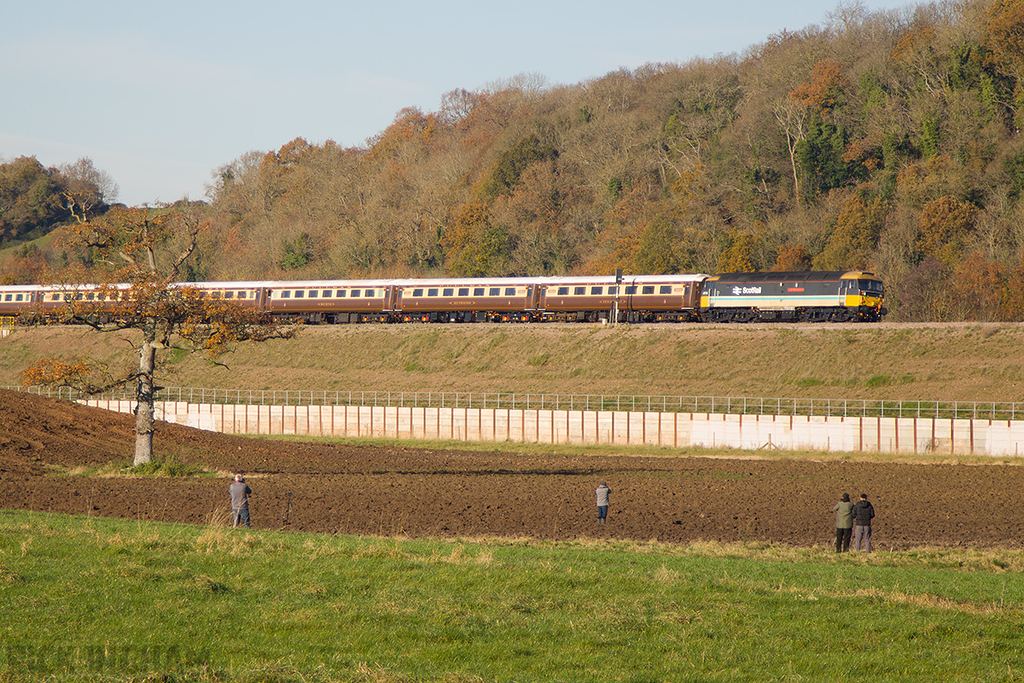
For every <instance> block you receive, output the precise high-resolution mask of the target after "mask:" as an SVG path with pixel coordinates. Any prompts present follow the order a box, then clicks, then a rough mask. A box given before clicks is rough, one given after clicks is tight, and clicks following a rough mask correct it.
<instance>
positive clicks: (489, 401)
mask: <svg viewBox="0 0 1024 683" xmlns="http://www.w3.org/2000/svg"><path fill="white" fill-rule="evenodd" d="M4 388H5V389H8V390H14V391H28V392H30V393H33V394H39V395H42V396H48V397H52V398H61V399H66V400H80V399H85V398H92V399H104V400H111V401H118V400H120V401H134V400H135V393H134V391H133V390H132V389H129V388H127V387H126V388H124V389H123V390H121V391H114V392H107V393H104V394H98V395H84V394H82V392H80V391H77V390H75V389H72V388H68V387H59V388H48V387H28V388H24V387H4ZM156 400H157V401H176V402H182V403H202V404H227V405H232V404H234V405H275V406H276V405H289V406H290V405H337V406H342V405H347V406H374V407H381V406H384V407H399V408H456V409H461V408H466V409H477V408H480V409H488V410H489V409H495V410H570V411H572V410H584V411H609V410H614V411H620V412H659V413H711V414H725V415H776V416H785V415H808V416H819V417H890V418H891V417H896V418H936V419H956V420H970V419H975V420H977V419H991V420H1017V419H1024V403H1011V402H1002V403H999V402H982V401H919V400H881V401H879V400H867V399H834V398H751V397H742V396H741V397H736V396H625V395H606V394H521V393H479V392H437V391H309V390H297V389H202V388H192V387H160V388H159V389H158V390H157V392H156Z"/></svg>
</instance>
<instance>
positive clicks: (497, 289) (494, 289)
mask: <svg viewBox="0 0 1024 683" xmlns="http://www.w3.org/2000/svg"><path fill="white" fill-rule="evenodd" d="M488 296H501V287H491V291H490V293H489V294H488Z"/></svg>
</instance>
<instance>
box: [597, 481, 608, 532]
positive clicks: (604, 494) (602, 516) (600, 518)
mask: <svg viewBox="0 0 1024 683" xmlns="http://www.w3.org/2000/svg"><path fill="white" fill-rule="evenodd" d="M611 492H612V490H611V489H610V488H608V484H606V483H604V482H603V481H602V482H601V484H600V485H599V486H598V487H597V523H598V524H604V523H605V520H606V519H607V518H608V494H610V493H611Z"/></svg>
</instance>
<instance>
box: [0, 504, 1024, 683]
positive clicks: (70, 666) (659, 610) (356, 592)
mask: <svg viewBox="0 0 1024 683" xmlns="http://www.w3.org/2000/svg"><path fill="white" fill-rule="evenodd" d="M1022 568H1024V553H1022V552H1019V551H1005V552H980V551H969V550H958V551H949V550H942V551H940V550H920V551H915V552H908V553H895V554H887V553H875V554H872V555H870V556H865V555H844V556H839V557H837V556H836V555H834V554H833V553H831V552H829V551H828V550H827V549H824V548H816V549H794V548H788V547H783V546H764V545H742V546H741V545H737V546H719V545H694V546H686V547H679V546H665V545H653V544H617V543H609V542H596V541H595V542H587V541H578V542H572V543H538V542H534V541H530V540H526V539H523V540H495V539H460V540H408V539H387V538H356V537H332V536H316V535H307V534H297V533H289V532H262V531H232V530H230V529H228V528H226V527H225V526H221V525H211V526H208V527H191V526H182V525H170V524H156V523H149V522H145V523H142V522H137V521H131V520H118V519H105V518H86V517H67V516H59V515H48V514H43V513H35V512H21V511H18V512H14V511H0V607H2V610H3V614H2V617H0V681H230V682H236V681H246V682H249V681H252V682H256V681H260V682H274V681H295V682H297V683H298V682H309V681H375V682H376V681H379V682H389V681H593V682H595V683H596V682H605V681H633V682H638V683H639V682H647V681H651V682H653V681H872V682H876V681H1019V680H1024V642H1022V628H1021V627H1022V625H1024V619H1022V616H1024V613H1022V606H1024V582H1022V581H1021V580H1020V574H1019V572H1020V570H1021V569H1022Z"/></svg>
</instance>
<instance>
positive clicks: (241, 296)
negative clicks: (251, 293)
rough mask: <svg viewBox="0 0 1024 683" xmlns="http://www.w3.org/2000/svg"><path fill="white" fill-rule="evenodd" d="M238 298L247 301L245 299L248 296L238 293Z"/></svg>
mask: <svg viewBox="0 0 1024 683" xmlns="http://www.w3.org/2000/svg"><path fill="white" fill-rule="evenodd" d="M238 298H239V299H247V298H249V297H248V296H247V295H246V293H245V292H239V293H238Z"/></svg>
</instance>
